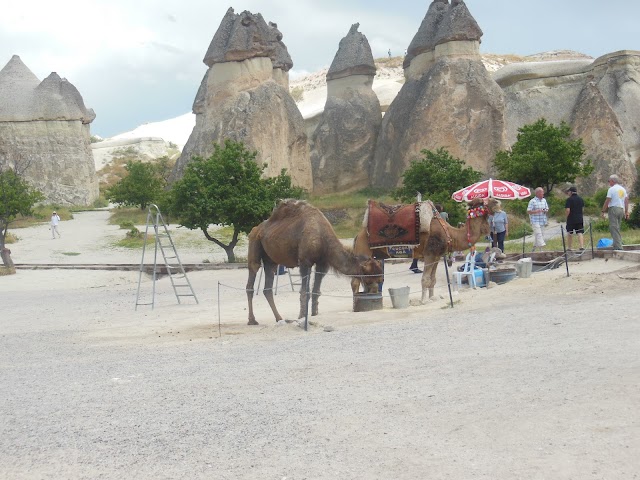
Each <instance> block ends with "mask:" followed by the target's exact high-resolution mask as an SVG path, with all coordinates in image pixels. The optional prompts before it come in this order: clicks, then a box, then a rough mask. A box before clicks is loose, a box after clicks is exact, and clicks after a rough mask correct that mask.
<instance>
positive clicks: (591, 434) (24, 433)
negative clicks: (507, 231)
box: [0, 212, 640, 479]
mask: <svg viewBox="0 0 640 480" xmlns="http://www.w3.org/2000/svg"><path fill="white" fill-rule="evenodd" d="M107 215H108V214H107V213H106V212H89V213H81V214H78V215H76V218H75V219H74V220H72V221H68V222H63V223H62V225H61V232H62V238H61V239H56V240H51V238H50V232H49V231H48V228H47V226H45V225H43V226H38V227H33V228H29V229H24V230H18V231H16V233H17V235H18V236H19V237H20V241H19V242H18V243H16V244H14V245H12V246H11V250H12V252H13V259H14V261H15V262H16V263H19V264H20V263H136V262H139V261H140V256H141V252H139V251H137V252H131V251H127V250H125V249H119V248H115V247H113V246H112V244H113V242H114V241H116V240H117V239H119V238H122V237H123V236H124V231H122V230H119V229H118V227H114V226H108V225H107V224H106V220H107ZM174 234H175V238H176V245H177V247H178V252H179V254H180V256H181V259H182V260H183V262H185V263H187V262H200V261H202V260H203V259H205V258H206V259H209V260H211V261H214V262H221V261H223V260H224V258H225V256H224V252H222V251H221V250H220V249H217V250H219V251H216V249H215V247H213V246H212V245H210V244H209V243H208V242H206V241H201V240H200V239H199V238H198V236H197V234H194V233H192V232H185V231H184V230H182V229H178V230H175V231H174ZM243 249H246V247H241V248H239V249H238V252H237V253H238V254H239V255H243ZM407 267H408V264H407V263H397V264H387V266H386V278H385V296H384V308H383V309H382V310H377V311H375V312H366V313H354V312H352V298H351V295H350V290H349V282H348V278H345V277H337V276H333V275H331V276H329V277H328V278H327V279H326V280H325V283H324V285H323V289H322V291H323V295H322V297H321V299H320V315H318V316H317V317H313V318H312V319H311V324H310V326H309V330H308V331H307V332H305V331H304V330H303V329H301V328H300V327H299V326H298V324H297V323H296V322H292V323H285V322H282V324H276V323H275V321H274V319H273V315H272V314H271V311H270V309H269V307H268V306H267V304H266V302H265V300H264V296H263V295H262V294H261V293H260V294H259V295H257V296H256V299H255V308H256V317H257V320H258V322H260V325H259V326H257V327H249V326H247V325H246V321H247V309H246V294H245V290H244V289H245V283H246V276H247V271H246V269H244V268H231V269H224V270H207V271H200V272H193V273H191V274H189V279H190V281H191V283H192V285H193V287H194V290H195V292H196V294H197V296H198V300H199V304H195V303H194V302H191V301H189V302H188V303H187V304H183V305H178V304H177V302H176V298H175V296H174V295H173V291H172V289H171V287H170V284H169V281H168V279H167V278H166V277H165V278H161V279H160V280H159V281H158V282H157V285H156V297H155V301H156V306H155V309H153V310H151V309H150V307H145V306H141V307H138V309H137V311H136V310H135V309H134V306H135V299H136V291H137V286H138V278H139V275H138V273H137V272H119V271H116V272H112V271H101V270H96V271H82V270H59V269H57V270H19V271H18V273H17V274H16V275H13V276H5V277H0V304H1V305H2V313H1V314H0V387H1V388H0V418H2V421H1V422H0V478H7V479H23V478H25V479H26V478H28V479H31V478H38V479H40V478H109V479H111V478H113V479H116V478H117V479H121V478H154V479H155V478H216V479H218V478H220V479H237V478H250V479H253V478H255V479H271V478H273V479H283V478H287V479H303V478H307V479H319V478H353V479H356V478H357V479H360V478H362V479H365V478H366V479H371V478H394V479H396V478H397V479H415V478H451V479H515V478H517V479H548V478H553V479H585V478H594V479H630V478H638V477H639V475H640V473H639V472H640V456H639V455H638V452H639V451H640V424H639V419H640V414H639V410H638V405H639V404H640V389H639V385H640V359H639V356H638V351H639V350H638V347H640V326H639V324H638V314H637V312H638V311H639V310H640V296H639V295H638V288H639V286H640V270H639V268H638V264H635V263H631V262H626V261H621V260H617V259H610V260H608V261H605V260H603V259H595V260H592V261H585V262H576V263H570V276H567V272H566V270H565V268H564V266H562V268H558V269H555V270H550V271H546V272H540V273H535V274H533V275H532V276H531V277H530V278H522V279H516V280H513V281H511V282H509V283H507V284H504V285H500V286H493V287H492V288H489V289H486V288H479V289H476V290H473V289H469V288H468V287H464V288H463V289H462V290H461V291H460V292H459V293H456V294H454V295H453V300H454V306H453V308H451V306H450V304H449V296H448V290H447V286H446V281H445V277H444V273H443V268H442V266H441V267H440V268H439V278H438V285H437V286H436V297H437V299H436V300H435V301H434V302H430V303H429V304H427V305H418V304H419V298H420V276H419V275H415V274H413V273H411V272H409V271H408V269H407ZM278 280H279V285H278V290H277V296H276V303H277V304H278V307H279V309H280V312H281V313H282V314H283V316H285V318H287V319H292V320H293V319H295V317H297V313H298V300H299V297H298V294H297V293H296V292H294V291H292V287H291V285H290V284H289V278H288V276H287V275H283V276H280V277H279V278H278ZM401 286H409V287H410V289H411V296H410V298H411V303H412V306H410V307H409V308H406V309H393V308H392V306H391V301H390V299H389V297H388V294H387V293H386V292H387V288H389V287H391V288H394V287H401ZM151 291H152V282H151V279H150V278H149V277H148V276H147V275H143V278H142V283H141V294H142V296H143V298H147V299H150V295H151ZM189 300H190V299H189Z"/></svg>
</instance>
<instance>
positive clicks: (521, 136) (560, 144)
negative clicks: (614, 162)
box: [494, 118, 593, 193]
mask: <svg viewBox="0 0 640 480" xmlns="http://www.w3.org/2000/svg"><path fill="white" fill-rule="evenodd" d="M584 153H585V150H584V146H583V145H582V139H581V138H577V139H571V127H569V125H567V124H566V123H565V122H562V123H561V124H560V126H555V125H553V124H552V123H547V121H546V120H545V119H544V118H541V119H540V120H538V121H537V122H535V123H533V124H530V125H525V126H523V127H520V128H519V129H518V140H517V141H516V143H514V144H513V146H512V147H511V150H510V151H505V150H503V151H500V152H498V153H497V154H496V157H495V160H494V165H495V167H496V170H497V171H498V174H499V176H500V178H504V179H505V180H510V181H512V182H517V183H520V184H522V185H528V186H530V187H538V186H541V187H544V188H545V190H546V192H547V193H550V192H551V190H552V189H553V187H554V186H556V185H558V184H559V183H562V182H570V183H573V182H575V180H576V178H578V177H586V176H588V175H590V174H591V172H593V165H592V164H591V160H590V159H585V158H584Z"/></svg>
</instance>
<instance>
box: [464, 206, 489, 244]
mask: <svg viewBox="0 0 640 480" xmlns="http://www.w3.org/2000/svg"><path fill="white" fill-rule="evenodd" d="M488 214H489V209H488V208H487V207H485V206H481V207H470V208H469V210H468V211H467V221H466V222H465V223H466V224H467V245H469V246H471V245H473V243H471V219H472V218H480V217H484V216H486V215H488Z"/></svg>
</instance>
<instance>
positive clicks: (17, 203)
mask: <svg viewBox="0 0 640 480" xmlns="http://www.w3.org/2000/svg"><path fill="white" fill-rule="evenodd" d="M16 172H17V173H16ZM19 172H20V170H18V169H16V170H13V169H10V168H3V167H2V166H1V165H0V254H1V256H2V263H3V264H4V265H5V266H6V267H13V262H12V260H11V255H10V254H9V250H7V249H5V242H6V238H7V232H8V230H9V224H10V223H11V222H12V221H14V220H15V219H16V217H17V216H18V215H23V216H26V215H31V214H32V213H33V212H32V209H33V206H34V205H35V204H36V203H37V202H40V201H42V200H44V195H42V193H40V192H39V191H37V190H35V189H34V188H32V187H31V185H30V184H29V183H28V182H27V181H26V180H24V179H23V178H22V177H21V176H20V173H19Z"/></svg>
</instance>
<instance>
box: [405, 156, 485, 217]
mask: <svg viewBox="0 0 640 480" xmlns="http://www.w3.org/2000/svg"><path fill="white" fill-rule="evenodd" d="M421 153H422V154H423V155H424V157H423V158H422V159H421V160H417V161H413V162H411V165H410V166H409V168H408V169H407V170H406V171H405V172H404V173H403V174H402V177H403V179H402V186H401V187H399V188H397V189H396V190H394V191H393V192H392V196H393V198H395V199H397V200H400V201H402V202H407V203H408V202H415V198H416V193H417V192H420V193H421V194H422V196H423V198H424V199H429V200H431V201H433V202H434V203H440V204H442V206H443V208H444V210H445V211H446V212H447V213H448V214H449V222H450V223H451V224H455V222H457V221H461V220H464V212H463V210H462V208H461V206H460V204H458V203H457V202H455V201H454V200H452V199H451V194H452V193H453V192H455V191H456V190H459V189H461V188H464V187H466V186H468V185H471V184H472V183H474V182H477V181H478V180H480V178H481V173H480V172H477V171H475V170H474V169H473V168H471V167H467V166H465V163H464V162H463V161H462V160H460V159H458V158H455V157H453V156H451V154H450V153H449V152H448V151H447V150H446V149H445V148H442V147H441V148H439V149H438V150H436V151H435V152H433V151H431V150H422V151H421Z"/></svg>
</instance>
